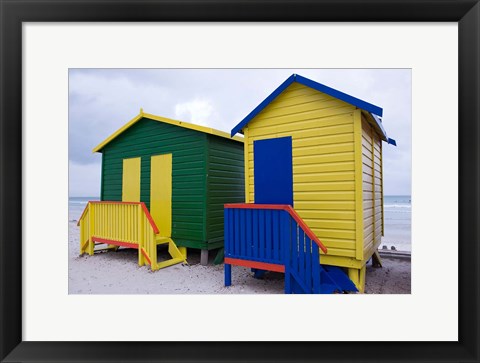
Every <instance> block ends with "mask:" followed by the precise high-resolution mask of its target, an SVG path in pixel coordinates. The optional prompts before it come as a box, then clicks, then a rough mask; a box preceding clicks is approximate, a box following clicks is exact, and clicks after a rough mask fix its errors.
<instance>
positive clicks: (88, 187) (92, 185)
mask: <svg viewBox="0 0 480 363" xmlns="http://www.w3.org/2000/svg"><path fill="white" fill-rule="evenodd" d="M68 173H69V179H68V195H69V196H71V197H98V196H99V195H100V174H101V165H100V163H95V164H77V163H75V162H73V161H69V163H68Z"/></svg>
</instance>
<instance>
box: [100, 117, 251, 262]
mask: <svg viewBox="0 0 480 363" xmlns="http://www.w3.org/2000/svg"><path fill="white" fill-rule="evenodd" d="M93 152H99V153H101V154H102V169H101V191H100V198H101V200H102V201H122V202H143V203H145V206H146V207H147V209H148V210H149V212H150V215H151V217H152V218H153V220H154V222H155V224H156V225H157V226H158V229H159V231H160V234H161V236H164V237H170V238H171V239H172V240H173V241H174V242H175V244H176V245H177V246H178V247H187V248H196V249H200V250H201V251H202V252H201V263H202V264H207V262H208V251H210V250H212V249H215V248H219V247H223V205H224V204H225V203H236V202H238V203H240V202H243V201H244V200H245V197H244V195H245V189H244V152H243V138H240V137H235V138H233V139H232V138H230V135H229V134H227V133H224V132H222V131H218V130H215V129H212V128H208V127H203V126H198V125H194V124H191V123H187V122H182V121H177V120H172V119H168V118H165V117H160V116H155V115H152V114H148V113H144V112H143V110H140V113H139V114H138V115H137V116H135V117H134V118H133V119H132V120H131V121H129V122H128V123H127V124H125V125H124V126H123V127H122V128H120V129H119V130H117V131H116V132H115V133H113V134H112V135H111V136H110V137H108V138H107V139H105V140H104V141H103V142H101V143H100V144H99V145H98V146H97V147H95V148H94V149H93Z"/></svg>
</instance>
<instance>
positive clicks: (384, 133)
mask: <svg viewBox="0 0 480 363" xmlns="http://www.w3.org/2000/svg"><path fill="white" fill-rule="evenodd" d="M370 115H371V116H372V117H373V119H374V120H375V123H376V124H377V126H378V128H379V129H380V130H381V131H382V134H383V136H384V137H385V141H387V140H388V137H387V132H386V131H385V129H384V128H383V125H382V120H381V119H380V117H378V116H377V115H374V114H373V113H370Z"/></svg>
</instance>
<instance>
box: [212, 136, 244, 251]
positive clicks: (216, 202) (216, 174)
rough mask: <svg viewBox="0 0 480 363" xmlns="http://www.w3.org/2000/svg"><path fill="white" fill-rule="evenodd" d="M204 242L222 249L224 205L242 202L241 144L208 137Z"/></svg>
mask: <svg viewBox="0 0 480 363" xmlns="http://www.w3.org/2000/svg"><path fill="white" fill-rule="evenodd" d="M207 138H208V166H207V175H208V176H207V215H206V228H207V241H208V244H209V246H208V248H215V247H220V246H223V213H224V211H223V205H224V204H226V203H243V202H244V201H245V189H244V169H243V143H241V142H237V141H233V140H227V139H223V138H220V137H216V136H212V135H208V137H207Z"/></svg>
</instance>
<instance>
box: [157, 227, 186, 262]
mask: <svg viewBox="0 0 480 363" xmlns="http://www.w3.org/2000/svg"><path fill="white" fill-rule="evenodd" d="M155 242H156V244H157V245H163V244H168V253H169V254H170V256H172V259H171V260H166V261H162V262H159V263H157V266H156V267H157V269H161V268H164V267H168V266H172V265H175V264H177V263H185V264H188V262H187V249H186V248H185V247H177V245H176V244H175V242H174V241H173V240H172V239H171V238H170V237H164V236H158V235H157V236H156V237H155Z"/></svg>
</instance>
